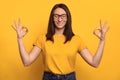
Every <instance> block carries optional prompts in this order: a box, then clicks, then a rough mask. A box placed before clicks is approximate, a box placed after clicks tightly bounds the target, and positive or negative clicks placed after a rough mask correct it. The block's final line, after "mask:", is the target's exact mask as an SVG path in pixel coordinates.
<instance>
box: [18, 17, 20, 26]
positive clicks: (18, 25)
mask: <svg viewBox="0 0 120 80" xmlns="http://www.w3.org/2000/svg"><path fill="white" fill-rule="evenodd" d="M18 26H20V18H19V19H18Z"/></svg>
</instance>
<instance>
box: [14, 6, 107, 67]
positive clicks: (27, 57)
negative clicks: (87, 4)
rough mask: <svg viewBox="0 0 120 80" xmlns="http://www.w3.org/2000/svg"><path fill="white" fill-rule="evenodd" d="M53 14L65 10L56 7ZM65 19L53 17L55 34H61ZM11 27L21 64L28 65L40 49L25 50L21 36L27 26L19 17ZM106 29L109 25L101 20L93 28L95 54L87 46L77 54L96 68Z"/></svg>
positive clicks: (25, 32) (61, 12)
mask: <svg viewBox="0 0 120 80" xmlns="http://www.w3.org/2000/svg"><path fill="white" fill-rule="evenodd" d="M54 14H59V15H61V14H66V12H65V11H64V10H63V9H62V8H57V9H56V10H55V11H54ZM66 21H67V19H62V18H61V17H59V18H58V19H54V23H55V25H56V29H55V34H59V35H63V31H64V28H65V27H64V26H65V24H66ZM12 28H13V29H14V30H15V31H16V33H17V41H18V46H19V51H20V56H21V59H22V61H23V64H24V66H28V65H30V64H31V63H33V62H34V61H35V59H36V58H37V57H38V56H39V54H40V52H41V49H40V48H39V47H37V46H33V48H32V49H31V51H30V53H28V52H27V51H26V49H25V46H24V42H23V37H24V36H25V35H26V34H27V32H28V29H27V27H24V26H22V25H21V23H20V19H19V20H18V23H16V21H14V26H13V25H12ZM108 30H109V27H106V22H105V23H104V24H102V21H101V20H100V27H99V28H95V30H94V31H93V33H94V35H95V36H96V37H98V38H99V44H98V48H97V50H96V53H95V55H92V54H91V52H90V51H89V50H88V49H87V48H85V49H83V50H82V51H79V54H80V55H81V56H82V57H83V59H84V60H85V61H86V62H87V63H88V64H90V65H91V66H93V67H95V68H97V67H98V65H99V64H100V61H101V58H102V55H103V50H104V45H105V35H106V32H107V31H108ZM98 31H99V32H98Z"/></svg>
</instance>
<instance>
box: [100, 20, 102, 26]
mask: <svg viewBox="0 0 120 80" xmlns="http://www.w3.org/2000/svg"><path fill="white" fill-rule="evenodd" d="M100 28H102V21H101V19H100Z"/></svg>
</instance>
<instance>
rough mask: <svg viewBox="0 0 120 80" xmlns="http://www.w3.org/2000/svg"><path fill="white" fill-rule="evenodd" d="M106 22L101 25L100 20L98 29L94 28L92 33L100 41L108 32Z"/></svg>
mask: <svg viewBox="0 0 120 80" xmlns="http://www.w3.org/2000/svg"><path fill="white" fill-rule="evenodd" d="M106 24H107V23H106V22H105V23H104V24H102V22H101V20H100V28H96V29H95V30H94V31H93V34H94V35H95V36H97V37H98V38H99V39H100V40H102V41H103V40H105V35H106V32H107V31H108V30H109V28H110V27H106Z"/></svg>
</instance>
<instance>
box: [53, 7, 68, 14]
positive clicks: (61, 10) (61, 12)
mask: <svg viewBox="0 0 120 80" xmlns="http://www.w3.org/2000/svg"><path fill="white" fill-rule="evenodd" d="M54 14H66V12H65V10H64V9H62V8H56V9H55V10H54Z"/></svg>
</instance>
